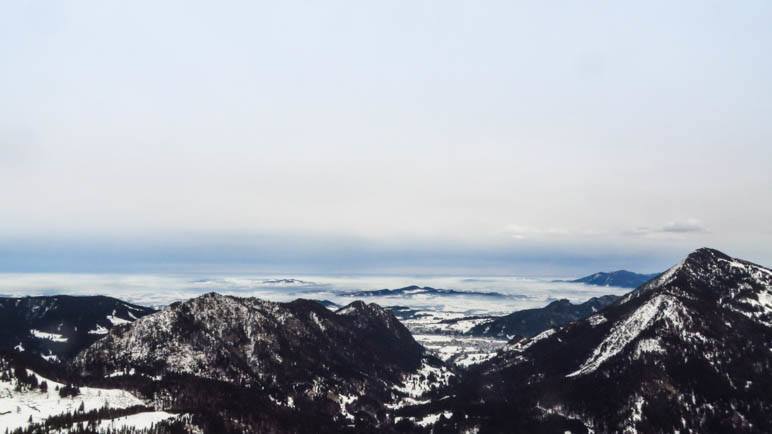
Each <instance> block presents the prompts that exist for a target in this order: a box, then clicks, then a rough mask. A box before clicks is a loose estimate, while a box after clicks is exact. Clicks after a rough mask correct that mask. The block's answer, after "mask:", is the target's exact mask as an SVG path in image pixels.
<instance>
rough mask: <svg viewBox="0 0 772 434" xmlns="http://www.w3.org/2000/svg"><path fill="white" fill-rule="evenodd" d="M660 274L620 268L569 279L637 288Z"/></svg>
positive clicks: (589, 283)
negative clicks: (635, 271)
mask: <svg viewBox="0 0 772 434" xmlns="http://www.w3.org/2000/svg"><path fill="white" fill-rule="evenodd" d="M657 276H659V273H654V274H639V273H633V272H632V271H627V270H619V271H611V272H608V273H604V272H601V273H595V274H590V275H589V276H584V277H581V278H579V279H576V280H569V282H572V283H586V284H587V285H596V286H617V287H620V288H637V287H639V286H641V285H643V284H644V283H646V282H648V281H649V280H651V279H653V278H655V277H657Z"/></svg>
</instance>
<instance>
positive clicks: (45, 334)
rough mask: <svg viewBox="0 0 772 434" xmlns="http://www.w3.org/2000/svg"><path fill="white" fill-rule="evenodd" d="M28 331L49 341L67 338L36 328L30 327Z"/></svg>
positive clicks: (62, 340) (65, 339)
mask: <svg viewBox="0 0 772 434" xmlns="http://www.w3.org/2000/svg"><path fill="white" fill-rule="evenodd" d="M29 332H30V333H31V334H32V336H35V337H36V338H38V339H45V340H48V341H51V342H67V338H66V337H64V336H62V335H60V334H58V333H50V332H44V331H40V330H37V329H32V330H30V331H29Z"/></svg>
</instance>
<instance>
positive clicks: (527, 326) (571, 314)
mask: <svg viewBox="0 0 772 434" xmlns="http://www.w3.org/2000/svg"><path fill="white" fill-rule="evenodd" d="M618 298H619V297H618V296H616V295H604V296H602V297H593V298H591V299H589V300H587V301H586V302H584V303H581V304H572V303H571V302H570V301H568V300H566V299H562V300H555V301H553V302H552V303H550V304H548V305H547V306H545V307H542V308H537V309H525V310H520V311H517V312H514V313H511V314H509V315H506V316H502V317H498V318H496V319H493V320H491V321H489V322H483V323H480V324H477V325H476V326H474V327H472V329H471V330H469V332H468V334H470V335H473V336H495V337H508V338H510V339H511V338H513V337H515V336H518V337H532V336H536V335H538V334H539V333H541V332H543V331H544V330H548V329H551V328H554V327H560V326H562V325H565V324H568V323H570V322H572V321H576V320H579V319H583V318H586V317H588V316H590V315H592V314H594V313H595V312H598V311H600V310H602V309H603V308H605V307H606V306H608V305H610V304H611V303H613V302H615V301H616V300H617V299H618Z"/></svg>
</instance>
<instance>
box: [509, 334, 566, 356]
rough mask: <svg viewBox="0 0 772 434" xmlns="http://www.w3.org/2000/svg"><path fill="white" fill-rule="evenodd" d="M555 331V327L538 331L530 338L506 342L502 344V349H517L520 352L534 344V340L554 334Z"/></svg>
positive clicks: (537, 340)
mask: <svg viewBox="0 0 772 434" xmlns="http://www.w3.org/2000/svg"><path fill="white" fill-rule="evenodd" d="M556 332H557V330H555V329H547V330H544V331H543V332H541V333H539V334H538V335H536V336H534V337H532V338H526V339H520V340H519V341H517V342H514V343H511V344H507V345H506V346H504V351H517V352H522V351H525V350H526V349H528V348H530V347H531V346H533V344H535V343H536V342H539V341H540V340H542V339H546V338H548V337H550V336H552V335H554V334H555V333H556Z"/></svg>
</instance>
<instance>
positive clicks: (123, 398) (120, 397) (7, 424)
mask: <svg viewBox="0 0 772 434" xmlns="http://www.w3.org/2000/svg"><path fill="white" fill-rule="evenodd" d="M27 372H28V373H29V374H30V375H35V376H36V377H37V379H38V382H43V381H45V382H46V383H47V384H48V392H46V393H43V392H40V390H39V389H35V390H27V391H23V392H17V391H16V390H15V387H16V381H15V380H11V381H0V427H3V428H8V429H16V428H21V427H24V426H26V425H27V424H28V422H29V419H30V417H32V422H33V423H38V422H42V421H44V420H45V419H46V418H48V417H51V416H55V415H58V414H62V413H65V412H75V411H76V410H77V409H78V408H79V407H80V404H81V403H83V406H84V410H85V411H90V410H97V409H99V408H102V407H104V406H107V407H110V408H126V407H131V406H134V405H146V403H145V401H143V400H141V399H139V398H137V397H136V396H134V395H132V394H131V393H129V392H127V391H124V390H118V389H98V388H91V387H81V388H80V394H79V395H78V396H74V397H67V398H61V397H60V396H59V393H58V392H57V391H56V388H57V387H60V388H61V387H62V386H64V385H63V384H61V383H57V382H55V381H52V380H50V379H47V378H44V377H41V376H40V375H37V374H36V373H34V372H32V371H31V370H27Z"/></svg>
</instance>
